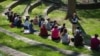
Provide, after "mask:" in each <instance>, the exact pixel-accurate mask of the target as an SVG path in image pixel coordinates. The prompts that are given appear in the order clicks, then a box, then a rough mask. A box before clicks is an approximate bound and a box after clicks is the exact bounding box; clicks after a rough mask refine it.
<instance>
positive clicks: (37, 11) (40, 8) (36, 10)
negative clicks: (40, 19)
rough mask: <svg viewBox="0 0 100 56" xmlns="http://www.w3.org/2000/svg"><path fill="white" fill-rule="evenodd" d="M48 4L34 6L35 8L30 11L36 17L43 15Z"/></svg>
mask: <svg viewBox="0 0 100 56" xmlns="http://www.w3.org/2000/svg"><path fill="white" fill-rule="evenodd" d="M46 6H47V5H45V4H41V5H40V6H38V7H36V8H34V9H33V10H32V12H31V13H30V16H31V17H35V16H37V15H42V14H43V11H44V9H45V8H46Z"/></svg>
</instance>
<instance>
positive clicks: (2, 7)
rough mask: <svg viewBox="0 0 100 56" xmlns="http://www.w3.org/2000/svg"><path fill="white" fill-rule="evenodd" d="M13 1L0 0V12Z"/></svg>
mask: <svg viewBox="0 0 100 56" xmlns="http://www.w3.org/2000/svg"><path fill="white" fill-rule="evenodd" d="M11 2H13V1H12V0H6V1H3V2H0V13H1V12H2V11H3V10H4V9H5V8H6V6H7V5H8V4H10V3H11Z"/></svg>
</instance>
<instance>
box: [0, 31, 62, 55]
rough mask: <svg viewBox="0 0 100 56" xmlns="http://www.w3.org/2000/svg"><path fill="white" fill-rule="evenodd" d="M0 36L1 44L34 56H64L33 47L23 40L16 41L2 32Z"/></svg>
mask: <svg viewBox="0 0 100 56" xmlns="http://www.w3.org/2000/svg"><path fill="white" fill-rule="evenodd" d="M0 36H1V37H0V38H1V39H0V44H2V45H6V46H9V47H11V48H13V49H16V50H19V51H22V52H25V53H28V54H30V55H32V56H41V55H42V56H63V55H62V54H60V53H59V52H55V51H53V50H51V49H49V48H44V47H41V46H31V45H29V44H26V43H24V42H23V41H21V40H16V39H14V38H12V37H11V36H8V35H6V34H4V33H1V32H0ZM16 44H17V45H16Z"/></svg>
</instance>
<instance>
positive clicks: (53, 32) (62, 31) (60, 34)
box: [5, 9, 100, 50]
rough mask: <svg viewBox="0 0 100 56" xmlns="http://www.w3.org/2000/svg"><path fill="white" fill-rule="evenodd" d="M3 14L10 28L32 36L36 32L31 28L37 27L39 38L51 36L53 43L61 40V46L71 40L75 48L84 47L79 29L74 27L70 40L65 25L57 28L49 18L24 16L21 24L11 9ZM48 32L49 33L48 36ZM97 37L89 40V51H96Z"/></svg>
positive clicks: (98, 43)
mask: <svg viewBox="0 0 100 56" xmlns="http://www.w3.org/2000/svg"><path fill="white" fill-rule="evenodd" d="M5 14H6V15H7V17H8V20H9V22H11V25H10V27H18V28H24V30H23V32H24V33H31V34H32V33H34V32H36V31H37V30H35V29H34V27H33V26H34V25H38V26H39V28H40V31H39V36H42V37H48V36H51V39H52V40H53V41H55V40H61V41H62V43H63V44H69V43H70V40H72V41H73V43H74V45H75V46H76V47H78V46H84V40H83V36H82V31H81V29H80V27H76V29H75V30H74V38H73V39H70V38H69V34H68V30H67V28H66V24H65V23H63V25H62V26H59V24H58V22H57V21H56V20H54V21H51V20H50V18H48V19H44V18H43V17H42V16H41V15H40V16H36V17H35V18H34V19H31V20H30V16H26V18H25V20H24V23H23V22H22V18H21V16H20V15H18V14H17V13H14V12H12V11H11V9H9V10H8V11H7V12H6V13H5ZM75 24H76V23H73V25H75ZM48 32H50V34H49V33H48ZM97 37H98V35H97V34H96V35H95V38H93V39H91V49H96V50H98V48H99V45H100V40H98V39H97Z"/></svg>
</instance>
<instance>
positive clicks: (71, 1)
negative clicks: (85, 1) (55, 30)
mask: <svg viewBox="0 0 100 56" xmlns="http://www.w3.org/2000/svg"><path fill="white" fill-rule="evenodd" d="M75 12H76V0H68V13H67V15H66V18H65V19H68V18H71V17H72V15H73V13H75Z"/></svg>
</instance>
